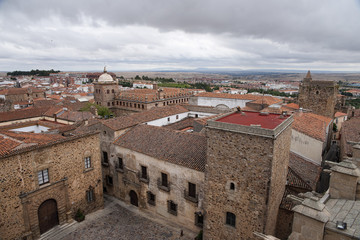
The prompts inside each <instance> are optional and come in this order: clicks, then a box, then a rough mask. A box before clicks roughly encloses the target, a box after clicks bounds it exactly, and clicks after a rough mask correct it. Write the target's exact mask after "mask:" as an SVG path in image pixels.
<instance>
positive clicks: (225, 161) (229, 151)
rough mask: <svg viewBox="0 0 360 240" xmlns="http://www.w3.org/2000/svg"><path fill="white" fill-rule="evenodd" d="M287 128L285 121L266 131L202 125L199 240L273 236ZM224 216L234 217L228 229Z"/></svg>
mask: <svg viewBox="0 0 360 240" xmlns="http://www.w3.org/2000/svg"><path fill="white" fill-rule="evenodd" d="M291 122H292V118H289V119H287V120H286V121H284V122H283V123H282V124H280V125H279V126H278V127H277V128H275V129H274V130H270V129H263V128H259V127H251V126H249V127H245V126H238V125H235V124H230V125H226V124H219V123H218V122H212V123H211V121H208V127H207V129H206V136H207V139H208V143H207V147H208V149H207V164H206V169H205V184H204V187H205V190H204V192H205V199H204V209H205V223H204V238H205V239H209V240H210V239H256V238H255V236H254V234H253V233H254V232H261V233H265V234H272V235H274V234H275V228H276V219H277V214H278V209H279V205H280V202H281V199H282V196H283V193H284V190H285V184H286V174H287V168H288V159H289V150H290V137H291V125H290V124H291ZM221 128H222V129H221ZM227 213H232V214H234V215H235V216H236V218H235V219H236V221H235V224H234V225H231V224H230V225H229V224H227V219H226V218H227Z"/></svg>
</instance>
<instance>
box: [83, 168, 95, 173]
mask: <svg viewBox="0 0 360 240" xmlns="http://www.w3.org/2000/svg"><path fill="white" fill-rule="evenodd" d="M92 170H94V168H93V167H90V168H86V169H85V170H84V171H83V173H87V172H90V171H92Z"/></svg>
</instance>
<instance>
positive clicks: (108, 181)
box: [106, 175, 113, 186]
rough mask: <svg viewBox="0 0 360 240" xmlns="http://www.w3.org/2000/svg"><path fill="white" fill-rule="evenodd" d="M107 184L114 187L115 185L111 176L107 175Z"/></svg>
mask: <svg viewBox="0 0 360 240" xmlns="http://www.w3.org/2000/svg"><path fill="white" fill-rule="evenodd" d="M106 183H107V185H110V186H112V185H113V178H112V177H111V176H109V175H106Z"/></svg>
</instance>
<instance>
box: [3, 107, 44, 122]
mask: <svg viewBox="0 0 360 240" xmlns="http://www.w3.org/2000/svg"><path fill="white" fill-rule="evenodd" d="M47 110H49V107H41V108H33V107H32V108H25V109H20V110H14V111H9V112H1V113H0V122H8V121H13V120H19V119H26V118H33V117H40V116H42V115H43V114H44V113H45V112H46V111H47Z"/></svg>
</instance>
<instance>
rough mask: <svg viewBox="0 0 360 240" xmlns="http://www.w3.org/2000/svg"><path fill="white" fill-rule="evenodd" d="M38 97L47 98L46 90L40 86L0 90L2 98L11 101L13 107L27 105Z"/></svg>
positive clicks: (0, 97) (17, 107)
mask: <svg viewBox="0 0 360 240" xmlns="http://www.w3.org/2000/svg"><path fill="white" fill-rule="evenodd" d="M36 98H46V94H45V90H44V89H39V88H33V87H28V88H8V89H3V90H1V91H0V99H3V100H5V101H8V102H10V103H11V106H12V109H19V108H23V107H27V106H28V105H30V104H31V103H32V102H33V101H34V99H36Z"/></svg>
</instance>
